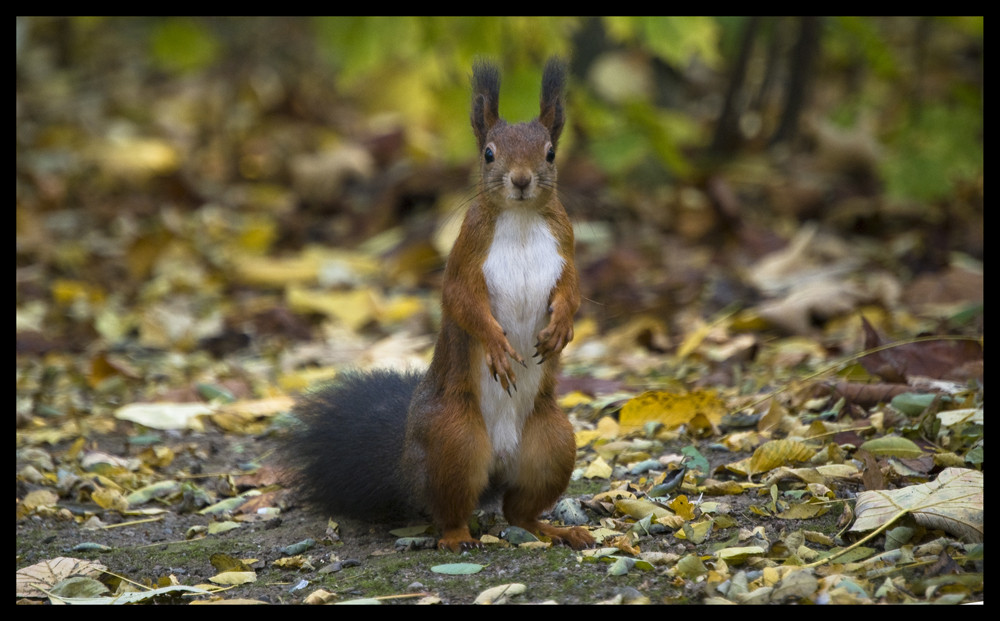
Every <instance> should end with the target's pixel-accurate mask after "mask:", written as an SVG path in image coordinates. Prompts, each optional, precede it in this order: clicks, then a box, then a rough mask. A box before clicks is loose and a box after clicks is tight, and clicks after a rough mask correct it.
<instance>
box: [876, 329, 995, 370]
mask: <svg viewBox="0 0 1000 621" xmlns="http://www.w3.org/2000/svg"><path fill="white" fill-rule="evenodd" d="M861 325H862V328H863V329H864V333H865V349H866V350H867V349H875V348H878V347H881V346H883V345H884V344H885V343H884V341H883V339H882V337H881V336H880V335H879V334H878V332H877V331H876V330H875V328H874V327H872V325H871V324H870V323H868V320H867V319H865V318H864V316H862V317H861ZM982 359H983V347H982V345H981V344H980V343H979V342H977V341H973V340H967V339H948V338H946V337H942V338H941V340H928V341H917V342H912V343H902V344H900V345H897V346H894V347H889V348H887V349H883V350H881V351H877V352H874V353H871V354H868V355H866V356H864V357H863V358H861V361H860V362H861V365H862V366H863V367H864V368H865V369H866V370H867V371H868V372H869V373H871V374H872V375H878V376H879V377H881V378H883V379H885V380H886V381H889V382H898V383H905V382H906V381H907V380H908V379H911V378H913V377H929V378H932V379H952V380H956V381H964V380H967V379H969V377H968V375H969V370H970V369H972V370H973V373H975V369H976V368H977V367H976V365H975V363H977V362H981V361H982ZM978 368H979V370H980V371H981V370H982V367H981V366H979V367H978Z"/></svg>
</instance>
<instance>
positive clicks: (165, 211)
mask: <svg viewBox="0 0 1000 621" xmlns="http://www.w3.org/2000/svg"><path fill="white" fill-rule="evenodd" d="M550 55H560V56H563V57H565V58H566V59H568V60H569V63H570V68H571V80H570V87H569V96H568V97H569V101H568V123H567V129H566V132H565V134H564V138H563V140H562V142H561V143H560V153H559V156H558V160H557V161H558V165H559V170H560V173H559V174H560V180H559V189H560V194H561V196H562V200H563V203H564V204H565V205H566V207H567V210H568V211H569V213H570V215H571V218H572V219H573V221H574V223H575V226H576V230H577V238H578V258H577V266H578V268H579V270H580V272H581V275H582V279H583V287H584V295H585V298H586V299H585V302H584V306H583V308H582V309H581V314H580V329H579V331H578V339H577V343H576V346H577V347H578V348H583V347H585V346H586V345H587V343H588V342H589V341H588V340H589V339H591V338H593V340H594V342H595V343H603V346H605V347H606V346H607V343H608V341H606V340H602V339H600V338H598V337H601V336H603V337H608V338H610V336H611V335H618V338H620V339H622V340H619V341H614V342H615V343H617V345H615V346H614V347H613V348H612V349H614V350H615V351H622V348H624V349H625V350H629V351H631V350H632V349H635V350H639V351H642V352H645V353H654V354H658V355H666V354H669V355H676V356H680V357H690V356H691V355H692V352H694V351H695V349H696V347H707V346H708V344H709V343H710V342H711V338H708V336H707V335H708V334H709V331H707V330H706V329H705V326H706V325H715V326H718V325H720V324H719V323H718V321H719V318H721V317H725V318H727V319H726V324H725V327H726V328H727V330H728V331H729V332H727V334H726V336H724V337H719V338H718V339H717V340H716V341H715V346H716V347H718V348H722V347H723V346H725V347H728V348H730V349H731V350H732V351H730V350H726V353H719V351H718V350H712V351H711V352H708V351H707V350H706V351H705V352H703V357H704V359H706V360H708V359H714V357H717V356H732V355H734V353H733V352H734V351H739V352H743V353H742V355H743V356H744V357H752V356H753V355H756V354H752V353H748V352H755V351H757V348H758V347H759V346H760V345H761V343H770V342H774V340H775V339H779V338H787V337H791V336H797V337H808V338H809V339H811V342H812V343H814V344H816V346H818V347H821V348H822V349H823V351H825V352H827V353H829V352H830V351H850V350H851V349H852V348H854V347H856V346H857V345H858V344H859V343H860V342H861V339H862V338H863V337H862V333H861V330H860V324H859V323H858V321H857V315H858V312H859V311H862V310H863V311H864V312H865V316H866V317H868V318H869V319H870V320H871V321H872V322H873V323H874V324H875V325H876V326H877V327H878V328H879V329H880V330H883V331H884V332H885V333H888V334H890V335H913V334H919V333H923V332H926V331H935V330H937V331H940V330H947V331H959V332H965V333H973V334H975V333H977V332H978V333H979V334H981V329H982V287H983V285H982V259H983V227H982V225H983V18H982V17H973V18H925V17H913V18H909V17H908V18H891V17H889V18H867V17H836V18H816V17H782V18H736V17H734V18H722V17H704V18H701V17H683V18H679V17H676V18H671V17H646V18H639V17H615V18H601V17H587V18H583V17H580V18H577V17H557V18H488V17H470V18H461V17H383V18H377V17H349V18H342V17H331V18H182V17H176V18H98V17H61V18H50V17H46V18H25V17H19V18H17V20H16V107H15V117H16V137H15V138H16V156H17V157H16V166H15V167H16V197H15V203H16V205H15V209H16V261H17V272H16V292H17V296H16V303H17V351H18V356H19V363H18V364H19V373H24V377H26V378H30V381H29V380H28V379H25V380H24V381H25V382H26V385H29V384H30V386H29V387H27V388H25V391H24V394H30V395H36V394H37V393H38V391H39V388H40V387H41V386H43V385H45V382H46V381H49V382H53V381H66V382H75V381H80V382H83V384H84V385H85V386H86V387H87V388H88V390H97V391H99V392H100V391H104V392H105V393H107V394H112V393H114V394H115V395H116V397H115V400H119V399H121V400H127V399H128V398H129V397H125V396H122V393H121V392H120V391H121V390H123V387H125V388H128V387H131V389H132V390H136V391H138V392H145V391H148V390H149V385H148V384H145V383H144V381H148V380H149V378H150V377H151V371H150V370H149V369H150V368H153V367H147V366H146V365H147V362H146V361H147V359H148V357H149V356H151V355H152V354H151V353H150V352H159V353H162V352H174V353H177V352H179V353H185V354H188V355H189V356H188V357H187V358H185V361H184V363H183V364H182V363H180V362H176V361H175V363H170V364H168V363H165V362H164V359H163V358H160V357H157V358H156V360H157V362H156V364H155V369H156V373H153V375H156V374H160V375H158V377H161V376H162V377H161V383H163V384H164V385H171V384H176V383H179V382H180V380H179V379H178V378H179V377H186V378H190V377H192V376H198V375H199V374H208V375H212V374H215V375H217V376H233V375H239V374H240V373H243V374H245V375H246V376H249V377H251V378H252V379H250V380H246V381H245V382H244V384H245V386H244V388H245V389H246V390H247V391H249V392H250V393H254V392H256V393H260V392H261V390H262V389H261V388H260V387H261V386H269V385H273V384H276V383H277V384H280V385H281V386H283V387H284V388H286V389H288V390H292V389H297V388H299V387H301V385H303V384H304V383H306V382H308V381H309V380H310V379H311V378H310V377H306V378H302V377H299V376H298V375H297V374H298V373H301V370H302V369H305V368H317V367H318V368H326V367H329V366H335V367H339V366H342V365H346V364H366V363H369V362H371V363H373V362H375V361H377V360H382V361H395V360H397V359H398V360H399V361H400V363H411V362H413V360H421V359H426V355H427V352H428V351H429V345H430V337H431V335H433V333H434V331H435V328H436V321H437V317H436V313H437V310H436V306H435V305H436V299H437V296H438V293H437V291H438V289H437V288H438V287H439V285H440V282H439V281H440V274H441V268H442V266H443V263H444V260H445V258H446V257H447V252H448V248H449V247H450V243H451V241H452V240H453V238H454V235H455V234H456V230H457V225H458V223H459V222H460V220H461V211H462V208H463V207H464V206H465V205H467V204H468V201H469V200H470V199H471V198H472V197H473V196H474V193H475V174H476V172H477V153H476V147H475V140H474V138H473V136H472V133H471V130H470V127H469V121H468V107H469V102H470V94H469V86H468V83H469V74H470V68H471V64H472V61H473V59H474V58H476V57H479V56H486V57H491V58H493V59H495V60H496V61H497V62H498V63H499V64H500V65H501V66H502V67H503V71H504V74H503V86H502V91H501V100H500V112H501V115H502V116H504V117H505V118H507V119H508V120H510V121H521V120H529V119H531V118H533V117H534V116H536V115H537V111H538V110H537V107H538V91H539V80H540V74H541V68H542V66H543V64H544V62H545V60H546V58H548V57H549V56H550ZM713 322H715V323H713ZM737 333H740V334H744V335H747V334H749V335H752V339H751V340H752V341H753V342H752V343H750V344H748V343H747V342H746V341H745V340H741V341H737V340H736V339H735V338H733V337H732V335H733V334H737ZM692 335H698V338H697V342H696V343H695V342H692V341H691V340H690V339H691V337H692ZM622 343H624V345H622ZM595 347H597V345H595ZM604 351H607V350H604ZM60 354H73V355H76V354H85V355H84V356H83V357H82V358H74V359H73V360H67V361H63V362H61V363H59V364H61V365H63V366H62V367H61V368H63V369H64V370H68V371H67V373H66V374H65V375H64V374H63V373H61V372H60V373H59V374H56V375H52V374H48V375H47V374H46V371H44V369H45V368H47V367H46V365H51V364H54V362H53V360H57V359H58V358H57V357H58V355H60ZM126 354H127V355H126ZM46 356H48V358H45V357H46ZM53 356H56V358H53ZM43 360H47V362H42V361H43ZM219 360H228V361H229V362H230V364H233V365H237V366H239V368H240V369H241V370H240V371H239V373H237V372H236V371H234V370H233V367H231V366H230V367H226V368H225V370H220V369H219V368H218V367H217V366H213V365H214V364H215V362H216V361H219ZM591 360H593V359H591ZM234 361H238V362H234ZM570 362H572V358H571V359H570ZM192 365H193V366H192ZM192 368H196V369H197V371H193V370H192ZM675 371H676V368H675ZM174 374H177V375H176V376H175V375H174ZM292 376H295V377H297V378H298V379H296V380H294V381H293V380H288V378H289V377H292ZM53 377H60V378H65V379H64V380H54V379H52V378H53ZM46 378H48V379H46ZM74 378H75V379H74ZM139 378H143V380H144V381H139ZM286 380H288V381H287V382H286V383H282V382H285V381H286ZM21 381H22V377H20V376H19V384H20V383H21ZM49 386H50V387H51V384H49ZM143 386H144V387H143ZM126 392H128V390H126ZM46 398H47V397H46ZM53 398H55V397H53ZM75 398H78V399H82V398H83V397H75ZM31 399H32V401H31V403H32V405H31V406H25V407H24V408H21V407H20V406H19V410H22V409H23V410H33V409H35V408H36V406H37V405H38V401H37V400H34V399H35V397H32V398H31ZM44 400H45V398H43V401H44ZM61 407H62V408H63V409H65V407H66V406H65V404H64V405H63V406H61ZM70 407H80V404H76V405H75V406H70Z"/></svg>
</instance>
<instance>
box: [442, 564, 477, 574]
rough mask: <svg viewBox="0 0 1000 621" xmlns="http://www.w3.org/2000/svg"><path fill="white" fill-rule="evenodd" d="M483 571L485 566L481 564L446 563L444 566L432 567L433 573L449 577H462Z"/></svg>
mask: <svg viewBox="0 0 1000 621" xmlns="http://www.w3.org/2000/svg"><path fill="white" fill-rule="evenodd" d="M482 570H483V566H482V565H480V564H479V563H446V564H444V565H435V566H434V567H431V571H433V572H434V573H436V574H447V575H449V576H460V575H469V574H478V573H479V572H481V571H482Z"/></svg>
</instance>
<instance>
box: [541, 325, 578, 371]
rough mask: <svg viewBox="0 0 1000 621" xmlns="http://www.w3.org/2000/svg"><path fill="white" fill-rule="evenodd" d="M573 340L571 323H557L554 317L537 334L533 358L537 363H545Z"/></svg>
mask: <svg viewBox="0 0 1000 621" xmlns="http://www.w3.org/2000/svg"><path fill="white" fill-rule="evenodd" d="M572 340H573V322H572V321H557V320H556V319H555V317H553V319H552V320H551V321H550V322H549V325H547V326H545V328H544V329H543V330H542V331H541V332H539V333H538V342H537V343H536V344H535V357H536V358H538V359H539V360H538V363H539V364H541V363H543V362H545V361H546V360H547V359H548V358H549V356H552V355H555V354H558V353H559V352H561V351H562V350H563V349H564V348H565V347H566V345H568V344H569V342H570V341H572Z"/></svg>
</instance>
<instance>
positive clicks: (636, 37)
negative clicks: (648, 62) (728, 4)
mask: <svg viewBox="0 0 1000 621" xmlns="http://www.w3.org/2000/svg"><path fill="white" fill-rule="evenodd" d="M604 26H605V27H606V28H607V30H608V33H609V34H610V35H611V37H612V38H613V39H616V40H618V41H620V42H622V43H627V44H634V45H636V46H637V47H639V48H641V49H645V50H648V51H649V52H651V53H653V54H654V55H656V56H657V57H659V58H660V59H661V60H663V61H664V62H666V63H668V64H671V65H674V66H676V67H685V66H686V65H687V64H688V63H690V62H691V59H692V58H694V57H698V58H699V59H700V60H701V61H702V62H704V63H706V64H708V65H709V66H712V67H720V65H721V64H722V57H721V55H720V54H719V37H720V34H721V32H720V26H719V22H718V21H717V20H716V19H715V18H713V17H605V18H604Z"/></svg>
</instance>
